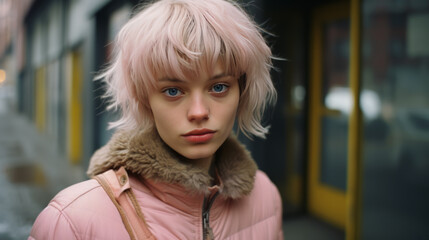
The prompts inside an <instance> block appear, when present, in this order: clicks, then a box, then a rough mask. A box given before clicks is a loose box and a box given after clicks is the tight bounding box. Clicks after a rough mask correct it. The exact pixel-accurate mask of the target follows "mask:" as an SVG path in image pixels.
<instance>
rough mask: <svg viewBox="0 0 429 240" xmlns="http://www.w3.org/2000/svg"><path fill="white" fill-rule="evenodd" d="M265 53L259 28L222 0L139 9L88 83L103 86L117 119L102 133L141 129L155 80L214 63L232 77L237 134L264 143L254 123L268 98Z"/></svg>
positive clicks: (163, 0) (271, 93)
mask: <svg viewBox="0 0 429 240" xmlns="http://www.w3.org/2000/svg"><path fill="white" fill-rule="evenodd" d="M271 58H272V54H271V50H270V48H269V47H268V46H267V44H266V42H265V40H264V38H263V37H262V35H261V29H260V28H259V27H258V26H257V25H256V24H255V23H254V22H253V21H252V20H251V19H250V18H249V16H248V15H247V14H246V13H245V11H244V10H243V9H242V8H241V7H240V6H239V5H238V4H236V3H234V2H232V1H226V0H160V1H157V2H154V3H151V4H149V5H146V6H144V7H143V9H142V10H141V11H140V12H138V13H137V14H136V15H135V16H134V17H133V18H132V19H130V20H129V21H128V23H126V24H125V25H124V27H123V28H122V29H121V31H120V32H119V34H118V36H117V39H116V41H115V56H114V58H113V61H112V62H111V64H110V66H109V67H108V68H107V69H106V70H105V71H104V72H103V73H102V74H101V75H99V76H97V78H96V79H104V81H105V82H106V83H107V92H106V96H107V97H110V99H111V102H110V105H109V107H108V109H120V110H121V111H122V116H121V118H120V119H119V120H118V121H116V122H113V123H111V124H110V128H114V127H117V128H122V129H136V128H143V129H149V128H151V127H153V119H152V114H151V111H150V108H149V106H148V101H147V96H148V92H149V91H151V89H153V87H154V84H155V82H156V81H157V80H158V79H159V78H160V77H165V76H167V77H176V78H179V79H184V78H186V77H187V76H188V77H189V76H190V74H196V75H198V72H199V71H204V70H205V71H208V72H209V71H211V70H212V69H214V66H215V65H216V63H217V62H219V61H220V62H222V63H223V66H224V69H225V71H226V73H227V74H230V75H232V76H236V77H237V78H238V77H240V80H239V81H240V86H241V89H240V90H241V95H240V103H239V107H238V112H237V123H238V127H239V130H240V131H241V132H243V133H244V134H245V135H246V136H248V137H250V135H255V136H259V137H262V138H264V137H265V134H266V133H267V132H268V128H267V127H263V126H262V125H261V118H262V115H263V112H264V110H265V106H266V104H267V103H273V102H274V101H275V99H276V91H275V88H274V86H273V84H272V81H271V77H270V69H271V68H272V64H271Z"/></svg>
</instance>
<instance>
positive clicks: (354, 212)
mask: <svg viewBox="0 0 429 240" xmlns="http://www.w3.org/2000/svg"><path fill="white" fill-rule="evenodd" d="M313 17H314V18H313V22H312V29H311V31H312V34H311V37H312V38H311V57H310V59H311V63H310V64H311V72H310V87H309V90H310V96H311V97H310V102H309V103H310V116H309V119H310V121H309V168H308V182H309V183H308V189H307V190H308V209H309V211H310V212H311V213H313V214H315V215H316V216H318V217H320V218H322V219H324V220H326V221H327V222H329V223H331V224H333V225H335V226H337V227H340V228H342V229H345V230H346V239H347V240H355V239H360V230H361V224H360V220H361V195H362V176H361V175H362V174H361V172H362V171H361V141H362V140H361V139H362V138H361V134H360V133H361V129H362V128H361V116H362V114H361V110H360V106H359V99H360V98H359V93H360V83H359V81H360V36H361V32H360V31H361V26H360V23H361V19H360V17H361V2H360V0H350V4H347V3H339V4H336V5H330V6H325V7H321V8H318V9H316V10H315V12H314V14H313ZM343 17H346V18H350V68H349V69H350V70H349V74H350V75H349V82H350V88H351V93H352V98H353V105H352V111H351V114H350V117H349V130H348V156H347V158H348V159H347V165H348V168H347V192H342V191H340V190H338V189H335V188H332V187H330V186H328V185H325V184H323V183H320V182H319V179H320V156H321V154H320V153H321V149H320V137H321V128H320V116H322V114H325V115H326V114H327V112H326V111H328V112H329V110H327V109H325V108H324V107H323V106H322V105H321V103H320V99H321V82H322V70H323V69H322V26H323V23H325V22H327V21H330V20H335V19H340V18H343ZM332 113H334V112H331V114H332ZM328 114H329V113H328ZM334 114H335V113H334Z"/></svg>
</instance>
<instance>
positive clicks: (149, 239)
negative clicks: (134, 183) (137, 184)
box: [94, 168, 155, 240]
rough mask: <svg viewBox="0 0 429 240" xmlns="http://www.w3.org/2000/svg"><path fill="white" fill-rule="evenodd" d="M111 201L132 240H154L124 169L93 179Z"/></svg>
mask: <svg viewBox="0 0 429 240" xmlns="http://www.w3.org/2000/svg"><path fill="white" fill-rule="evenodd" d="M94 178H95V179H96V180H97V181H98V182H99V183H100V185H101V186H102V187H103V189H104V191H105V192H106V193H107V195H108V196H109V198H110V200H112V202H113V204H114V205H115V207H116V208H117V209H118V212H119V214H120V215H121V219H122V222H123V223H124V226H125V229H126V230H127V232H128V234H129V235H130V238H131V239H132V240H140V239H144V240H155V237H154V236H153V235H152V233H151V232H150V230H149V229H148V226H147V224H146V221H145V219H144V216H143V213H142V211H141V208H140V205H139V204H138V202H137V199H136V197H135V195H134V193H133V191H132V189H131V187H130V185H129V178H128V174H127V172H126V171H125V169H124V168H120V169H119V170H117V171H113V170H109V171H107V172H104V173H102V174H99V175H97V176H95V177H94Z"/></svg>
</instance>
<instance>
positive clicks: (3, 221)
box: [0, 106, 86, 240]
mask: <svg viewBox="0 0 429 240" xmlns="http://www.w3.org/2000/svg"><path fill="white" fill-rule="evenodd" d="M52 142H53V140H51V139H49V138H48V137H46V136H44V135H43V134H40V133H39V132H38V131H37V130H36V128H35V126H34V124H33V122H31V121H29V120H28V119H27V118H26V117H24V116H21V115H19V114H17V113H14V112H13V111H10V110H9V109H8V108H7V107H5V106H3V107H1V108H0V203H1V204H0V239H1V240H15V239H27V237H28V235H29V233H30V230H31V227H32V224H33V222H34V220H35V219H36V217H37V215H38V214H39V213H40V212H41V211H42V210H43V208H44V207H45V206H46V205H47V204H48V203H49V201H50V199H52V198H53V197H54V196H55V194H56V193H58V192H59V191H60V190H61V189H63V188H65V187H67V186H69V185H72V184H73V183H76V182H79V181H82V180H84V179H86V176H85V171H84V169H83V168H82V167H81V166H73V165H71V164H70V163H69V162H68V160H67V159H66V158H65V157H64V156H61V154H59V153H58V150H57V148H56V147H55V145H54V144H52Z"/></svg>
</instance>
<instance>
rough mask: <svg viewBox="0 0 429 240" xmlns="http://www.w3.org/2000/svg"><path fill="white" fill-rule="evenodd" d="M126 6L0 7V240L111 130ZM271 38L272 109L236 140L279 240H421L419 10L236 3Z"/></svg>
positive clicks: (423, 105)
mask: <svg viewBox="0 0 429 240" xmlns="http://www.w3.org/2000/svg"><path fill="white" fill-rule="evenodd" d="M140 2H145V1H137V0H0V202H1V204H0V239H5V240H6V239H26V237H27V236H28V234H29V231H30V229H31V226H32V223H33V221H34V220H35V218H36V216H37V214H38V213H39V212H40V211H41V210H42V209H43V208H44V207H45V206H46V205H47V204H48V202H49V200H50V199H51V198H52V197H54V195H55V194H56V193H57V192H58V191H59V190H61V189H62V188H64V187H66V186H69V185H71V184H73V183H76V182H78V181H82V180H85V179H87V177H86V175H85V170H86V168H87V166H88V161H89V158H90V157H91V155H92V153H93V152H94V151H95V150H96V149H97V148H99V147H100V146H102V145H103V144H105V143H106V142H107V141H108V140H109V138H110V136H111V134H112V132H111V131H107V130H106V128H107V123H108V122H109V121H111V120H114V119H115V118H116V117H117V116H116V114H115V113H111V112H107V111H105V107H106V103H105V100H103V99H101V98H100V96H101V95H102V94H103V91H104V90H103V85H102V83H101V82H98V81H97V82H94V81H93V80H92V79H93V78H94V76H95V74H96V72H97V71H99V70H100V69H101V68H102V67H103V66H104V65H105V64H106V62H107V61H108V60H109V56H110V53H111V50H112V44H111V42H112V40H113V39H114V37H115V35H116V33H117V32H118V30H119V29H120V27H121V26H122V25H123V24H124V23H125V22H126V21H127V20H128V19H129V18H130V16H132V14H133V11H134V10H135V8H136V6H137V5H138V4H139V3H140ZM240 2H241V3H243V4H244V6H245V8H246V9H247V10H248V11H249V12H250V13H251V15H252V16H254V18H255V21H256V22H257V23H259V24H261V25H262V26H263V27H264V28H265V29H267V30H268V31H269V32H271V33H273V34H274V36H271V35H267V36H266V37H267V39H268V42H269V44H270V45H271V46H272V47H273V52H274V53H275V55H276V56H279V57H282V58H285V59H286V60H285V61H278V60H276V61H275V62H274V63H275V66H276V68H277V71H273V73H272V77H273V80H274V82H275V84H276V88H277V90H278V93H279V99H278V103H277V105H276V106H275V107H273V108H271V109H269V111H268V113H267V114H266V123H267V124H268V123H269V124H270V125H271V133H270V134H269V136H268V138H267V139H266V140H254V141H250V140H247V139H244V138H243V139H242V141H243V142H244V143H245V144H246V145H247V146H248V147H249V148H250V150H251V152H252V155H253V157H254V158H255V160H256V161H257V163H258V165H259V167H260V168H261V169H262V170H264V171H265V172H267V174H268V175H269V177H270V178H271V179H272V181H273V182H274V183H275V184H276V185H277V186H278V188H279V191H280V193H281V195H282V197H283V210H284V213H283V216H284V231H285V238H286V239H293V240H295V239H298V240H299V239H330V240H335V239H347V240H352V239H365V240H366V239H398V240H399V239H429V228H428V226H429V204H428V203H429V1H427V0H377V1H374V0H317V1H316V0H313V1H311V0H301V1H297V0H254V1H251V2H250V1H244V0H243V1H240Z"/></svg>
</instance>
